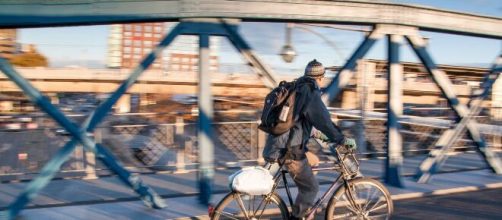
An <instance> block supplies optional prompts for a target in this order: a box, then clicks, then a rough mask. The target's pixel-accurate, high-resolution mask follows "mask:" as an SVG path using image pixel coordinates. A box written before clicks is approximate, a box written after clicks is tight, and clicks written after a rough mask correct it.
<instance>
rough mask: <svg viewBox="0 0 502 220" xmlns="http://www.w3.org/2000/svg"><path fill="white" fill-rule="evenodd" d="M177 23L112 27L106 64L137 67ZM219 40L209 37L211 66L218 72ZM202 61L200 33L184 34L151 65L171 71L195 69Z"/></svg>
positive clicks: (194, 70) (117, 66)
mask: <svg viewBox="0 0 502 220" xmlns="http://www.w3.org/2000/svg"><path fill="white" fill-rule="evenodd" d="M175 24H176V23H141V24H140V23H136V24H116V25H112V26H111V28H110V35H109V38H108V56H107V66H108V67H109V68H134V67H135V66H136V65H137V64H138V63H139V62H140V61H141V59H142V58H143V57H144V56H145V55H146V54H148V53H149V52H150V51H151V49H152V48H153V47H155V45H157V43H158V42H159V41H160V40H161V38H162V36H164V35H165V34H166V33H167V32H169V31H170V30H171V28H173V27H174V25H175ZM218 48H219V39H218V38H217V37H211V38H210V64H211V66H210V69H211V71H218ZM198 64H199V42H198V37H197V36H188V35H182V36H178V37H176V39H175V40H174V41H173V42H172V43H171V44H170V45H169V47H167V48H166V49H165V50H164V52H163V55H162V57H159V58H158V59H157V60H156V61H155V63H154V64H153V65H152V66H151V67H150V68H152V69H162V70H163V71H165V72H166V73H169V72H196V71H198Z"/></svg>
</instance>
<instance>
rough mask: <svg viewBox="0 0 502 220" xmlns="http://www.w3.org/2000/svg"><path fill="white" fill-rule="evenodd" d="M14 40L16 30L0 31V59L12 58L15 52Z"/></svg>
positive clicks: (15, 38) (15, 44)
mask: <svg viewBox="0 0 502 220" xmlns="http://www.w3.org/2000/svg"><path fill="white" fill-rule="evenodd" d="M16 40H17V30H16V29H0V57H3V58H7V59H10V58H12V56H13V55H14V54H15V53H16V51H17V43H16Z"/></svg>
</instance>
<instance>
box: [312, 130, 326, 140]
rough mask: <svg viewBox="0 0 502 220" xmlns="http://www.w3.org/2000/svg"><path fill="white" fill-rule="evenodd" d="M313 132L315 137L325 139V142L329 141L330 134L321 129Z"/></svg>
mask: <svg viewBox="0 0 502 220" xmlns="http://www.w3.org/2000/svg"><path fill="white" fill-rule="evenodd" d="M312 133H313V135H312V137H313V138H317V139H319V140H321V141H324V142H329V138H328V136H326V135H325V134H323V133H322V132H321V131H319V130H314V131H313V132H312Z"/></svg>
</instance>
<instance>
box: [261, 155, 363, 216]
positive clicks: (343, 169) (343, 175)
mask: <svg viewBox="0 0 502 220" xmlns="http://www.w3.org/2000/svg"><path fill="white" fill-rule="evenodd" d="M335 151H336V156H337V159H338V162H334V163H335V167H328V168H313V169H312V171H323V170H335V171H339V172H340V174H339V175H338V177H337V178H336V180H335V181H334V182H333V183H332V184H331V186H330V187H329V188H328V190H326V192H325V193H324V194H323V195H322V196H321V198H319V199H318V200H317V201H316V202H315V203H314V205H313V206H312V207H311V208H310V210H309V211H308V212H307V213H306V219H313V218H314V215H315V214H316V210H317V209H318V208H319V207H320V206H321V205H322V204H323V202H324V201H325V200H326V199H328V198H329V196H330V195H332V194H333V193H334V191H335V190H336V189H338V188H339V187H340V186H341V185H342V184H343V185H345V187H347V188H350V187H351V186H350V184H349V180H351V179H352V176H354V172H351V171H349V169H348V167H347V166H346V164H345V163H344V161H345V159H346V158H347V157H349V156H350V157H352V159H354V161H355V163H356V165H357V166H359V162H358V161H357V159H356V158H355V156H354V154H353V153H352V152H351V153H347V154H344V156H343V157H342V156H340V155H341V154H340V152H339V150H338V149H335ZM283 166H284V160H283V161H282V162H279V170H278V172H277V173H276V174H275V176H274V182H275V184H274V186H273V187H272V191H271V192H272V193H273V192H275V191H276V190H277V187H278V186H279V183H280V179H282V181H283V182H284V188H285V189H286V194H287V196H288V201H289V205H290V206H293V197H292V196H291V191H290V189H289V184H288V180H287V178H286V173H288V171H287V170H285V169H283ZM349 192H350V190H349ZM272 193H270V194H269V195H272ZM350 197H352V195H350V196H349V198H350ZM266 199H269V197H267V198H266ZM349 200H350V202H351V203H353V204H356V202H355V201H353V199H352V198H350V199H349ZM262 202H263V201H262ZM260 206H261V203H260V205H259V206H258V207H260ZM354 207H356V206H354ZM260 216H261V215H260Z"/></svg>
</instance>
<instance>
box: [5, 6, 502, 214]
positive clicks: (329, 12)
mask: <svg viewBox="0 0 502 220" xmlns="http://www.w3.org/2000/svg"><path fill="white" fill-rule="evenodd" d="M196 3H197V4H196ZM270 7H283V9H284V10H277V11H276V12H270V11H267V10H266V9H267V8H270ZM349 8H351V9H352V8H359V9H358V10H360V11H365V12H366V13H358V12H354V14H350V15H347V13H345V14H343V13H337V11H347V10H348V9H349ZM382 8H385V9H387V10H379V9H382ZM306 9H309V10H306ZM403 10H404V11H408V12H410V14H413V13H425V12H427V13H428V14H429V15H430V18H426V19H422V20H420V18H415V17H403V16H400V13H402V11H403ZM371 13H373V14H371ZM435 16H439V17H441V16H443V17H444V16H448V17H450V18H451V19H454V20H455V21H456V22H453V23H447V21H441V20H434V19H435V18H436V17H435ZM386 18H391V19H386ZM445 20H447V19H445ZM474 20H476V21H475V22H474ZM152 21H179V22H180V23H179V24H178V25H177V26H176V27H175V28H174V29H172V30H171V31H170V32H169V33H168V34H167V35H165V37H164V38H163V39H162V40H161V41H160V42H159V44H158V45H157V46H156V47H155V49H153V50H152V52H151V53H150V54H148V55H147V56H146V57H145V58H144V59H143V60H142V61H141V62H140V63H139V64H138V66H137V67H136V68H135V69H134V70H133V71H132V73H131V75H130V76H129V77H128V78H127V79H126V80H124V82H123V83H122V84H121V85H120V86H119V87H118V88H117V90H116V91H115V92H114V93H113V94H112V95H111V96H110V97H109V98H108V100H106V101H105V102H103V103H102V104H101V105H99V106H98V107H97V108H96V110H95V111H93V112H92V113H91V114H90V115H89V116H88V117H87V119H86V120H85V121H84V122H83V123H82V124H80V125H77V124H75V123H74V122H72V121H71V120H70V119H68V118H67V117H66V116H65V115H64V114H63V113H62V112H61V111H60V110H59V109H58V108H57V107H55V106H54V105H52V104H51V103H50V101H49V99H48V98H47V97H45V96H44V95H43V94H42V93H40V91H38V90H37V89H36V88H35V87H33V86H32V85H31V84H30V82H29V81H27V80H26V79H24V78H23V77H22V76H21V75H20V74H19V73H18V72H17V71H16V70H15V69H14V68H13V67H12V66H11V65H10V64H9V62H8V61H7V60H5V59H1V58H0V70H1V71H2V72H3V73H4V74H5V75H7V76H8V77H9V78H10V80H12V81H13V82H14V83H15V84H16V85H17V86H18V87H19V88H21V89H22V91H23V92H24V93H25V94H26V95H27V96H28V97H29V98H30V100H31V101H32V102H33V103H35V104H36V105H38V106H39V107H40V108H41V109H42V110H43V111H44V112H46V113H47V114H48V115H49V116H51V117H52V118H53V119H54V120H55V121H56V122H57V123H59V124H60V125H61V126H62V127H63V128H65V129H66V130H67V131H68V132H69V133H70V134H71V137H72V139H71V140H70V141H69V142H68V143H66V144H65V145H64V146H63V147H62V148H61V149H60V150H59V151H58V152H57V154H56V155H55V156H53V157H52V159H51V160H50V161H49V162H48V163H47V164H46V165H45V166H44V167H43V168H42V170H41V172H40V175H39V176H37V177H36V178H35V179H34V180H32V181H31V182H30V183H29V184H28V186H27V187H26V188H25V190H24V191H23V192H22V193H21V194H20V195H19V196H18V197H17V199H16V200H15V201H14V202H13V203H12V204H10V206H9V208H8V209H7V210H5V211H2V212H1V213H0V217H1V218H6V219H13V218H15V216H17V215H18V214H19V212H20V211H21V210H22V209H23V208H24V207H25V206H26V205H27V203H29V202H30V201H31V200H32V199H33V198H34V197H35V196H36V195H37V193H38V192H39V191H40V190H41V189H42V188H43V187H45V186H46V185H47V184H48V183H49V182H50V180H51V179H52V178H53V177H54V175H55V174H56V173H57V172H58V171H59V169H60V167H61V165H62V164H63V163H64V162H65V161H67V160H68V158H69V157H70V154H71V153H72V151H73V150H74V149H75V147H76V145H77V144H82V145H83V146H84V147H85V149H86V150H89V151H92V152H94V153H95V154H96V155H97V157H98V158H99V159H100V160H101V161H102V162H103V163H104V164H105V165H106V166H108V167H109V168H110V169H111V170H112V171H114V172H115V173H116V174H117V175H118V177H119V178H120V179H121V180H122V181H123V182H124V183H125V184H126V185H128V186H129V187H131V188H132V189H133V190H134V191H136V192H137V193H138V194H139V196H140V198H141V199H142V200H143V201H144V202H145V204H146V205H147V206H149V207H152V208H163V207H165V204H164V202H163V200H162V199H161V198H160V197H159V196H158V195H157V194H156V193H155V192H154V191H153V190H152V189H151V188H150V187H148V186H146V185H145V184H143V183H142V181H141V179H140V178H139V176H136V175H133V174H131V173H130V172H129V171H127V170H126V169H125V168H124V167H123V166H122V165H121V164H120V163H118V162H117V160H116V159H115V157H114V155H113V154H112V153H111V152H110V151H109V150H107V148H106V147H105V146H103V145H101V144H97V143H96V142H95V141H94V140H93V139H92V138H91V137H90V135H88V134H90V133H92V131H93V130H94V129H95V128H96V127H97V126H98V124H99V123H100V122H101V121H103V119H104V118H105V117H106V116H107V115H108V113H109V111H110V110H111V108H112V106H113V105H114V104H115V103H116V102H117V101H118V100H119V98H120V97H121V96H122V95H123V94H124V93H126V91H127V90H128V89H129V88H130V87H131V86H132V85H133V84H134V83H135V82H136V80H137V79H138V77H140V76H141V74H142V73H143V72H144V71H145V70H146V69H148V68H149V67H150V65H151V64H152V63H153V62H154V61H155V59H156V58H157V57H158V56H159V55H160V54H161V52H162V50H163V49H164V48H166V47H167V46H168V45H169V44H170V43H171V42H172V41H173V40H174V39H175V38H176V36H178V35H197V36H199V54H200V59H199V62H200V63H199V122H198V124H199V126H198V130H199V132H198V135H199V137H198V139H199V141H198V143H199V146H200V147H199V150H200V153H199V162H200V163H199V186H200V201H201V202H202V203H208V202H209V201H210V198H211V186H212V179H213V175H214V165H213V158H214V149H213V148H214V143H212V140H213V135H214V134H213V130H212V128H211V121H212V116H213V109H212V108H213V107H212V95H211V92H210V86H211V83H210V73H209V66H210V65H209V36H214V35H216V36H225V37H227V38H228V39H229V40H230V42H232V44H233V45H234V47H235V48H237V50H238V51H239V52H240V53H241V54H242V55H243V57H244V58H245V59H246V60H247V61H248V64H249V65H250V66H251V67H252V68H253V69H254V71H255V72H256V73H257V74H258V75H259V76H260V77H261V78H262V79H263V81H264V83H265V85H267V86H268V87H270V88H273V87H274V86H275V85H277V83H278V80H277V79H276V77H275V76H274V74H273V73H272V71H271V69H270V68H269V67H267V65H265V64H264V63H263V62H262V61H261V60H260V59H259V58H258V57H257V56H256V55H255V54H254V53H253V50H252V48H251V47H250V46H249V44H247V43H246V41H245V40H244V38H243V37H242V36H241V35H239V33H238V24H239V22H240V21H275V22H277V21H281V22H298V23H302V22H320V23H338V24H356V25H369V26H371V27H373V30H372V31H371V33H369V34H368V35H367V36H366V37H365V39H364V40H363V41H362V42H361V44H360V45H359V46H358V47H357V49H356V50H355V51H354V53H353V54H352V55H351V56H350V58H349V59H348V60H347V62H346V63H345V65H343V67H342V68H341V69H340V70H339V72H338V74H337V75H336V76H335V78H334V79H333V80H332V82H330V84H329V85H328V86H327V87H326V88H324V94H323V100H324V101H325V102H326V103H330V102H332V101H333V100H335V99H336V97H337V96H338V95H339V94H340V93H341V91H342V90H343V89H344V87H345V86H346V85H347V84H348V83H349V81H350V79H351V78H352V77H353V76H354V74H355V68H356V66H357V61H358V60H360V59H362V58H363V57H364V55H365V54H366V53H367V52H368V51H369V50H370V49H371V47H372V46H373V45H374V44H375V42H376V41H378V40H379V39H381V38H383V37H387V39H388V65H389V68H388V71H389V72H388V87H389V89H388V114H387V120H388V123H387V129H388V138H387V146H388V152H387V163H386V173H385V181H386V182H387V183H389V184H392V185H395V186H400V187H404V185H403V180H402V179H401V171H400V170H401V167H402V163H403V155H402V140H401V135H400V133H399V118H400V116H401V115H402V100H401V96H402V88H401V84H402V83H401V81H402V77H403V76H402V74H403V73H402V67H401V65H400V64H399V47H400V45H401V44H402V43H403V42H404V39H406V40H407V42H408V43H409V45H411V46H412V47H413V50H414V51H415V53H416V55H417V56H418V57H419V59H420V60H421V62H422V63H423V64H424V66H425V68H426V69H427V71H428V73H429V75H430V76H431V77H432V79H433V80H434V82H435V83H436V84H437V85H438V87H439V88H440V90H441V92H442V94H443V95H444V96H445V97H446V99H447V100H448V103H449V105H450V107H451V108H452V109H453V110H454V111H455V113H456V115H457V116H458V117H457V118H458V120H457V123H456V125H455V127H452V128H451V129H448V130H447V131H445V132H444V133H443V134H442V136H441V138H440V139H439V140H438V142H437V143H436V145H435V149H434V150H433V151H431V152H430V154H429V157H428V158H427V159H426V160H425V161H424V162H423V163H422V164H421V166H420V168H419V171H418V172H417V180H418V181H419V182H427V181H428V180H429V179H430V177H431V175H433V174H434V173H435V172H436V171H437V170H438V169H439V168H440V166H441V165H442V164H443V163H444V161H445V160H446V159H447V155H446V153H447V152H448V150H449V148H450V147H451V146H452V144H453V143H455V141H456V140H458V138H459V137H460V136H461V135H460V134H463V132H465V131H466V130H467V131H468V134H469V136H470V137H471V138H472V139H473V140H474V142H475V143H476V145H477V148H478V150H479V152H480V153H481V155H483V157H484V158H485V160H486V161H487V163H488V164H489V166H490V168H491V169H492V170H493V171H494V172H495V173H497V174H501V173H502V164H501V161H500V159H499V158H498V157H497V155H496V154H495V153H494V152H493V150H492V149H490V148H488V147H486V143H485V140H483V138H482V137H481V135H480V132H479V131H478V129H477V126H476V121H475V120H474V119H473V116H475V115H477V114H479V112H480V109H481V107H480V106H481V102H482V101H483V100H484V99H485V98H486V97H487V96H488V94H489V92H490V90H491V87H492V85H493V83H494V82H495V80H496V79H497V78H498V77H499V76H500V72H501V70H502V56H499V57H498V58H497V60H496V63H495V64H494V66H493V68H492V70H491V71H490V72H489V73H487V74H486V77H485V79H484V82H483V83H482V87H481V88H480V90H478V91H475V93H474V94H473V96H472V99H471V101H470V102H469V104H468V105H463V104H461V103H460V102H459V100H458V98H457V97H456V95H455V92H454V90H453V87H452V83H451V81H450V80H449V79H448V77H447V76H446V74H445V73H444V72H442V71H441V70H439V69H438V68H437V67H436V65H435V63H434V61H433V60H432V58H431V56H430V55H429V53H428V52H427V50H426V47H425V44H424V39H423V38H422V37H421V36H420V34H419V30H429V31H430V30H432V31H438V32H448V33H455V34H464V35H474V36H480V37H488V38H495V39H502V19H501V18H496V17H487V16H479V15H469V14H465V13H458V12H449V11H444V10H438V9H431V8H421V7H418V6H407V5H402V4H391V3H371V2H364V1H357V2H327V1H298V2H296V3H291V2H290V1H281V0H275V1H253V2H251V1H222V0H215V1H205V0H203V1H191V0H179V1H153V0H146V1H88V0H87V1H84V0H72V1H51V2H50V3H49V2H45V1H22V2H2V3H0V28H19V27H47V26H68V25H91V24H110V23H127V22H152ZM464 21H469V22H471V23H469V24H465V23H462V22H464ZM481 24H482V25H481Z"/></svg>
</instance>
